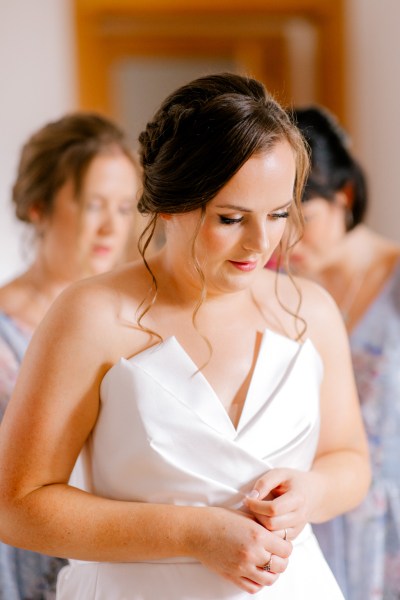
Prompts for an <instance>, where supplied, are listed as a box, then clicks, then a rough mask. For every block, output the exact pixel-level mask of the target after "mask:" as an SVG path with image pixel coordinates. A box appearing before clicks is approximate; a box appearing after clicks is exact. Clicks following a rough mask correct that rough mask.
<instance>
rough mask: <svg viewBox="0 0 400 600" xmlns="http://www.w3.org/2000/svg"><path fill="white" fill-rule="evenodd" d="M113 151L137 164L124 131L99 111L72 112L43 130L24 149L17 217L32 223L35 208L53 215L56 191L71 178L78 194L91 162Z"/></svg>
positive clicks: (16, 195)
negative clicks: (98, 112) (97, 112)
mask: <svg viewBox="0 0 400 600" xmlns="http://www.w3.org/2000/svg"><path fill="white" fill-rule="evenodd" d="M112 152H121V153H123V154H124V155H126V156H127V157H128V158H129V159H130V160H131V161H132V163H133V164H134V165H135V164H136V163H135V160H134V158H133V156H132V154H131V151H130V147H129V144H128V141H127V139H126V137H125V134H124V133H123V131H122V130H121V129H120V128H119V127H118V126H117V125H116V124H115V123H113V122H112V121H110V120H109V119H107V118H105V117H103V116H101V115H98V114H95V113H86V112H76V113H72V114H69V115H66V116H64V117H62V118H61V119H59V120H57V121H54V122H51V123H48V124H47V125H45V126H44V127H42V128H41V129H39V130H38V131H37V132H36V133H34V134H33V135H32V136H31V137H30V138H29V139H28V141H27V142H26V143H25V145H24V146H23V148H22V152H21V157H20V161H19V165H18V170H17V177H16V180H15V183H14V186H13V192H12V198H13V202H14V204H15V212H16V215H17V217H18V218H19V219H20V220H21V221H25V222H28V223H29V222H31V213H32V209H33V208H34V209H36V210H38V211H39V212H40V214H41V215H49V214H51V212H52V210H53V203H54V197H55V194H56V193H57V191H58V190H59V189H60V188H61V187H62V186H63V184H64V183H65V181H66V180H67V179H68V178H70V177H71V178H72V180H73V182H74V186H75V193H76V195H77V196H78V195H79V192H80V189H81V185H82V181H83V178H84V176H85V173H86V171H87V169H88V167H89V165H90V163H91V161H92V160H93V159H94V158H95V157H96V156H97V155H99V154H106V153H112Z"/></svg>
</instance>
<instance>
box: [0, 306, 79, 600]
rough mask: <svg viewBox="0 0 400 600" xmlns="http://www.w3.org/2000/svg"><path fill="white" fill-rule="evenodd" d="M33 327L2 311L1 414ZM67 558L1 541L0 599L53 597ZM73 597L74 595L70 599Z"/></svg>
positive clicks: (43, 598) (24, 599) (32, 599)
mask: <svg viewBox="0 0 400 600" xmlns="http://www.w3.org/2000/svg"><path fill="white" fill-rule="evenodd" d="M31 335H32V331H31V330H30V329H29V328H28V327H26V326H25V325H24V324H22V323H20V322H17V321H16V320H14V319H11V318H10V317H9V316H7V315H6V314H4V313H3V312H1V311H0V418H1V419H2V418H3V414H4V411H5V409H6V406H7V403H8V401H9V398H10V396H11V393H12V390H13V388H14V385H15V381H16V378H17V374H18V370H19V366H20V364H21V361H22V357H23V355H24V353H25V350H26V348H27V346H28V343H29V340H30V337H31ZM66 563H67V561H65V560H62V559H60V558H53V557H49V556H45V555H42V554H37V553H36V552H29V551H28V550H20V549H18V548H13V547H12V546H8V545H6V544H2V543H1V542H0V599H1V600H53V599H54V598H55V586H56V579H57V574H58V571H59V570H60V569H61V567H63V566H64V565H65V564H66ZM71 600H72V599H71Z"/></svg>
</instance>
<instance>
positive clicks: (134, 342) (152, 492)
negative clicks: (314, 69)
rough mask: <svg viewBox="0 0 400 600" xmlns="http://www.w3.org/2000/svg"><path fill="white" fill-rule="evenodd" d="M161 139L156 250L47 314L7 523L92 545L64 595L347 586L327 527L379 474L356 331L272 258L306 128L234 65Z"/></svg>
mask: <svg viewBox="0 0 400 600" xmlns="http://www.w3.org/2000/svg"><path fill="white" fill-rule="evenodd" d="M140 143H141V156H142V164H143V174H144V188H143V194H142V197H141V199H140V201H139V209H140V211H142V212H143V213H145V214H148V215H149V216H150V222H149V227H148V229H147V232H145V233H144V238H143V240H142V252H143V253H144V260H140V261H139V262H135V263H133V264H130V265H127V266H125V267H121V268H120V269H119V270H118V271H115V272H113V273H112V274H107V275H103V276H100V277H97V278H95V279H92V280H91V281H89V282H88V281H86V282H79V283H78V284H75V286H73V287H72V288H70V289H69V290H67V291H66V292H64V293H63V295H62V296H61V297H60V299H59V300H58V301H57V302H56V303H55V305H54V306H53V308H52V310H51V311H50V313H49V314H48V316H47V317H46V319H45V321H44V322H43V324H42V325H41V326H40V327H39V329H38V331H37V333H36V335H35V337H34V340H33V343H32V345H31V346H30V348H29V350H28V354H27V357H26V361H25V362H24V365H23V368H22V371H21V376H20V378H19V381H18V383H17V387H16V390H15V394H14V396H13V399H12V400H11V402H10V404H9V407H8V410H7V412H6V415H5V418H4V421H3V427H2V431H1V434H0V457H1V465H0V489H1V490H2V493H1V497H0V501H1V514H2V519H1V520H0V531H1V536H2V537H3V538H4V539H5V540H7V541H9V542H12V543H13V544H17V545H22V546H28V547H30V548H34V549H35V550H39V551H46V552H48V553H57V554H58V555H61V556H65V557H69V558H70V559H72V560H71V565H70V566H68V567H66V568H65V569H63V570H62V572H61V574H60V576H59V583H58V589H57V593H58V596H57V597H58V599H59V600H70V599H71V598H74V600H79V599H82V600H91V599H93V600H94V599H97V600H100V599H107V600H122V599H125V600H154V599H155V598H162V599H163V600H180V599H188V600H189V599H191V600H205V599H209V600H211V599H213V600H215V599H216V598H218V599H226V600H228V599H229V600H233V599H236V600H244V599H245V598H248V597H249V595H250V594H254V593H258V597H259V598H268V600H278V599H279V600H283V599H285V600H286V599H287V598H296V600H305V599H307V600H310V599H315V600H316V599H318V600H320V599H321V598H324V600H340V599H342V595H341V592H340V590H339V587H338V585H337V583H336V581H335V580H334V578H333V576H332V574H331V572H330V570H329V569H328V567H327V564H326V562H325V561H324V559H323V556H322V554H321V551H320V549H319V547H318V544H317V542H316V540H315V537H314V536H313V534H312V530H311V527H310V525H309V522H320V521H323V520H326V519H329V518H331V517H332V516H334V515H336V514H338V513H340V512H343V511H344V510H348V509H349V508H351V507H353V506H355V505H356V504H357V503H358V502H359V501H360V500H361V498H362V497H363V495H364V493H365V492H366V489H367V487H368V484H369V465H368V459H367V450H366V440H365V437H364V432H363V428H362V421H361V417H360V412H359V407H358V402H357V398H356V393H355V386H354V381H353V375H352V370H351V362H350V355H349V349H348V346H347V338H346V334H345V328H344V326H343V324H342V320H341V318H340V315H339V313H338V311H337V309H336V306H335V305H334V303H333V302H332V301H331V299H330V298H329V297H328V296H327V294H326V292H324V291H322V289H320V288H319V287H317V286H315V284H313V283H311V282H306V281H298V282H297V283H296V285H294V282H293V281H292V280H291V279H290V278H288V277H286V276H284V275H280V276H279V281H278V296H277V295H276V293H275V285H276V279H275V274H274V273H272V272H270V271H267V270H265V269H264V268H263V267H264V264H265V263H266V261H267V259H268V258H269V256H270V255H271V253H272V252H273V250H274V248H275V247H276V246H277V244H278V243H279V242H280V240H281V238H282V236H283V233H284V231H285V228H286V227H287V226H288V227H290V226H293V228H296V224H297V223H298V220H299V216H298V215H299V213H298V211H299V202H300V198H301V188H302V182H303V181H304V177H305V174H306V169H307V160H308V158H307V153H306V151H305V148H304V145H303V141H302V139H301V137H300V135H299V132H298V130H297V129H296V127H294V126H293V124H292V123H291V122H290V120H289V119H288V117H287V115H286V114H285V112H284V111H283V110H282V108H281V107H280V106H279V105H278V104H276V102H274V101H273V100H272V99H271V98H270V97H269V96H268V94H266V92H265V89H264V87H263V86H262V85H261V84H260V83H259V82H257V81H255V80H252V79H247V78H245V77H240V76H238V75H231V74H221V75H213V76H208V77H204V78H200V79H198V80H195V81H193V82H191V83H189V84H187V85H186V86H184V87H182V88H180V89H179V90H177V91H176V92H175V93H173V94H172V95H171V96H170V97H168V98H167V99H166V100H165V102H164V103H163V104H162V106H161V108H160V110H159V111H158V112H157V113H156V115H155V117H154V119H153V121H152V122H151V123H149V124H148V126H147V128H146V130H145V131H144V132H143V133H142V134H141V136H140ZM159 219H162V220H163V222H164V228H165V244H164V246H163V247H162V249H161V250H160V251H159V252H158V253H157V254H156V255H154V256H151V257H146V253H145V248H146V245H147V242H148V240H149V239H150V238H151V236H152V233H153V231H154V228H155V227H156V225H157V222H158V220H159ZM300 299H301V312H300V311H299V310H298V306H299V301H300ZM284 307H285V308H284ZM332 324H333V329H331V325H332ZM24 414H29V415H30V418H29V422H27V421H26V419H24ZM15 440H17V444H16V443H15ZM78 456H80V457H79V461H78V464H77V467H76V470H75V471H74V473H73V474H72V479H71V471H72V469H73V467H74V464H75V461H76V459H77V458H78ZM354 472H357V478H355V477H354ZM72 482H74V484H75V485H72Z"/></svg>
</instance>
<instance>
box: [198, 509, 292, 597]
mask: <svg viewBox="0 0 400 600" xmlns="http://www.w3.org/2000/svg"><path fill="white" fill-rule="evenodd" d="M207 510H208V511H211V512H210V513H209V514H210V517H211V519H209V518H207V519H202V520H201V521H202V522H200V520H199V521H198V523H197V524H196V528H197V527H199V530H198V532H196V535H195V536H194V537H193V539H194V548H193V555H194V556H195V557H196V558H198V559H199V560H200V562H201V563H203V565H205V566H206V567H207V568H209V569H210V570H212V571H214V572H217V573H218V574H219V575H222V576H223V577H224V578H225V579H228V580H230V581H231V582H232V583H234V584H235V585H237V586H239V587H240V588H241V589H243V590H245V591H246V592H249V593H255V592H257V591H259V590H260V589H261V588H262V587H264V586H269V585H272V584H273V583H274V582H275V581H276V580H277V579H278V577H279V574H280V573H283V571H284V570H285V569H286V567H287V565H288V557H289V555H290V553H291V551H292V544H291V543H290V542H288V541H285V540H283V539H282V538H281V537H279V536H277V535H275V534H273V533H271V532H270V531H268V530H267V529H265V527H263V526H261V525H260V524H259V523H257V522H256V520H255V519H254V517H252V516H251V515H248V514H245V513H242V512H239V511H231V510H226V509H223V508H210V509H207ZM271 555H272V558H271ZM268 563H269V568H270V571H269V570H267V569H263V566H265V565H267V564H268Z"/></svg>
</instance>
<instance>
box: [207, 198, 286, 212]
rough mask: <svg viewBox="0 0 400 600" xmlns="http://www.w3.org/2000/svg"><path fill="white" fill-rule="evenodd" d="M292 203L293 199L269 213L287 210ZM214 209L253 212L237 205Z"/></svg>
mask: <svg viewBox="0 0 400 600" xmlns="http://www.w3.org/2000/svg"><path fill="white" fill-rule="evenodd" d="M292 203H293V199H291V200H289V202H286V204H283V205H282V206H278V207H277V208H273V209H272V210H271V211H270V212H277V211H278V210H283V209H285V208H289V206H290V205H291V204H292ZM215 208H224V209H226V208H227V209H229V210H237V211H238V212H245V213H251V212H253V211H252V210H251V209H249V208H246V207H244V206H239V205H238V204H217V205H216V207H215Z"/></svg>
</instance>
